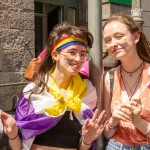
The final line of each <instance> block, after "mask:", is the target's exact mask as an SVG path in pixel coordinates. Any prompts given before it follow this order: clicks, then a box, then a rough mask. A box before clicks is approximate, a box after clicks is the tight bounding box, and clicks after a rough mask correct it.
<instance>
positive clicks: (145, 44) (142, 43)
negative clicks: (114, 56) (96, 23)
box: [102, 13, 150, 67]
mask: <svg viewBox="0 0 150 150" xmlns="http://www.w3.org/2000/svg"><path fill="white" fill-rule="evenodd" d="M114 21H117V22H120V23H123V24H125V25H126V26H127V28H128V30H129V31H130V33H135V32H139V33H140V39H139V42H138V43H137V53H138V55H139V57H140V58H141V59H142V60H144V61H146V62H148V63H150V41H149V40H148V39H147V38H146V36H145V34H144V33H143V32H141V31H140V29H139V28H138V26H137V25H136V23H135V22H134V20H133V19H132V18H131V17H130V16H127V15H124V14H120V13H116V14H113V15H112V16H111V18H109V19H108V20H107V21H106V22H105V23H104V25H103V28H102V30H104V28H105V26H106V25H107V24H109V23H110V22H114ZM107 55H108V52H106V54H105V55H104V58H105V57H106V56H107ZM119 64H120V61H117V64H115V66H118V65H119ZM115 66H114V67H115Z"/></svg>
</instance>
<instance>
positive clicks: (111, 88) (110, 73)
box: [109, 68, 116, 98]
mask: <svg viewBox="0 0 150 150" xmlns="http://www.w3.org/2000/svg"><path fill="white" fill-rule="evenodd" d="M115 70H116V68H114V69H111V70H110V71H109V80H110V97H111V98H112V95H113V86H114V72H115Z"/></svg>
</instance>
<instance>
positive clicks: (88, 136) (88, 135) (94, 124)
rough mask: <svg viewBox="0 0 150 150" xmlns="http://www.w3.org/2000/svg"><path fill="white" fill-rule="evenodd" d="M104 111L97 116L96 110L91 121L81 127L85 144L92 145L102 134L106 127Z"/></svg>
mask: <svg viewBox="0 0 150 150" xmlns="http://www.w3.org/2000/svg"><path fill="white" fill-rule="evenodd" d="M105 120H106V111H105V110H103V111H102V112H101V114H100V115H99V116H98V109H96V110H95V112H94V114H93V117H92V119H91V120H88V119H87V120H86V121H85V123H84V125H83V127H82V136H83V140H84V142H85V143H88V144H90V143H92V142H93V141H94V140H95V139H97V138H98V137H99V136H100V135H101V134H102V132H103V130H104V128H105V126H106V122H105Z"/></svg>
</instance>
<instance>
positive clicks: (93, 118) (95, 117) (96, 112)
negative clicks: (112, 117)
mask: <svg viewBox="0 0 150 150" xmlns="http://www.w3.org/2000/svg"><path fill="white" fill-rule="evenodd" d="M97 116H98V109H96V110H95V111H94V114H93V117H92V122H95V121H96V120H97Z"/></svg>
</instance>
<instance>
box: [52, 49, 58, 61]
mask: <svg viewBox="0 0 150 150" xmlns="http://www.w3.org/2000/svg"><path fill="white" fill-rule="evenodd" d="M51 55H52V58H53V59H54V60H55V61H57V60H58V56H59V54H58V52H56V51H52V53H51Z"/></svg>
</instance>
